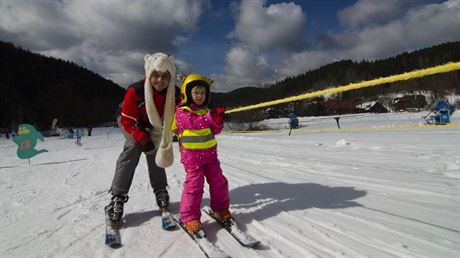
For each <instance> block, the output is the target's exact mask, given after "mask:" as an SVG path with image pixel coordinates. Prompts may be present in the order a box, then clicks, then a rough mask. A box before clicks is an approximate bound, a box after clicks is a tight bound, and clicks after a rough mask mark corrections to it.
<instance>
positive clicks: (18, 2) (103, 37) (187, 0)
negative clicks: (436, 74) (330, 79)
mask: <svg viewBox="0 0 460 258" xmlns="http://www.w3.org/2000/svg"><path fill="white" fill-rule="evenodd" d="M459 24H460V0H304V1H301V0H294V1H279V0H278V1H274V0H270V1H269V0H229V1H225V0H222V1H211V0H151V1H148V0H110V1H109V0H97V1H88V0H2V1H1V2H0V40H2V41H7V42H12V43H14V44H15V45H17V46H21V47H23V48H27V49H29V50H31V51H33V52H37V53H41V54H44V55H47V56H53V57H57V58H61V59H65V60H70V61H73V62H75V63H77V64H79V65H81V66H84V67H86V68H88V69H90V70H93V71H95V72H97V73H98V74H100V75H102V76H103V77H105V78H108V79H111V80H113V81H114V82H116V83H118V84H119V85H120V86H122V87H127V86H128V85H129V84H130V83H132V82H135V81H137V80H139V79H141V78H142V77H143V76H144V69H143V57H144V55H145V54H147V53H154V52H165V53H168V54H172V55H173V56H174V57H175V59H176V65H177V67H178V71H179V72H181V73H190V72H197V73H202V74H206V75H208V76H210V77H212V78H213V79H214V81H215V84H214V90H215V91H218V92H227V91H231V90H234V89H237V88H240V87H244V86H261V85H265V84H269V83H273V82H275V81H278V80H282V79H283V78H286V77H287V76H295V75H298V74H301V73H304V72H306V71H308V70H312V69H316V68H318V67H320V66H322V65H325V64H327V63H331V62H334V61H338V60H342V59H352V60H357V61H360V60H363V59H366V60H375V59H380V58H385V57H389V56H393V55H396V54H398V53H401V52H404V51H412V50H416V49H419V48H424V47H429V46H432V45H435V44H440V43H444V42H447V41H459V40H460V32H459V30H458V25H459Z"/></svg>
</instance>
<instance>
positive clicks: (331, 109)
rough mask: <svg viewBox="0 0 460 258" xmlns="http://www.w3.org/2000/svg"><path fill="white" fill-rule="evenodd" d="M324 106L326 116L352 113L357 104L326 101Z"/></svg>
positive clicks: (344, 101)
mask: <svg viewBox="0 0 460 258" xmlns="http://www.w3.org/2000/svg"><path fill="white" fill-rule="evenodd" d="M324 104H325V105H326V112H327V114H330V115H333V114H349V113H353V112H354V111H355V109H356V105H357V104H358V103H356V102H355V101H353V100H335V99H328V100H326V101H325V102H324Z"/></svg>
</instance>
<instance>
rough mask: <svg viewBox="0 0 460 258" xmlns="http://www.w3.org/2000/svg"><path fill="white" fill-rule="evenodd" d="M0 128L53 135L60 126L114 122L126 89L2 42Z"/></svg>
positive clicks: (69, 65)
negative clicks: (28, 129) (24, 127)
mask: <svg viewBox="0 0 460 258" xmlns="http://www.w3.org/2000/svg"><path fill="white" fill-rule="evenodd" d="M0 60H1V61H0V62H1V63H0V78H1V80H0V89H1V94H0V98H1V124H0V128H16V127H17V126H18V125H19V124H21V123H28V124H32V125H34V126H35V127H36V128H38V129H39V130H50V127H51V122H52V120H53V119H55V118H57V119H58V125H59V126H64V127H67V126H96V125H99V124H101V123H104V122H108V121H113V120H114V113H115V111H116V108H117V106H118V105H119V103H120V102H121V101H122V99H123V95H124V92H125V89H123V88H121V87H120V86H118V85H117V84H115V83H114V82H112V81H110V80H107V79H105V78H103V77H101V76H100V75H98V74H96V73H94V72H92V71H90V70H88V69H85V68H84V67H81V66H78V65H76V64H74V63H72V62H69V61H64V60H61V59H56V58H50V57H45V56H43V55H39V54H35V53H32V52H30V51H28V50H24V49H22V48H20V47H16V46H14V45H13V44H11V43H6V42H2V41H0Z"/></svg>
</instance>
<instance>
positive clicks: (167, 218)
mask: <svg viewBox="0 0 460 258" xmlns="http://www.w3.org/2000/svg"><path fill="white" fill-rule="evenodd" d="M161 227H162V228H163V229H164V230H172V229H175V228H176V227H177V224H176V222H175V221H174V216H173V215H172V214H171V212H170V211H169V210H168V209H161Z"/></svg>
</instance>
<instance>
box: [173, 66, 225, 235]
mask: <svg viewBox="0 0 460 258" xmlns="http://www.w3.org/2000/svg"><path fill="white" fill-rule="evenodd" d="M211 84H212V80H210V79H209V78H207V77H205V76H203V75H200V74H190V75H188V76H187V77H186V78H185V80H184V81H183V83H182V87H181V97H182V100H181V103H180V104H179V106H178V107H177V108H176V114H175V124H174V123H173V126H172V130H173V131H174V132H175V133H176V134H177V135H178V138H179V150H180V153H181V163H182V164H183V165H184V168H185V172H186V178H185V181H184V184H183V191H182V198H181V203H180V219H181V222H182V223H183V224H184V225H185V227H186V229H187V231H189V233H191V234H195V235H200V234H204V231H202V230H201V221H200V217H201V202H202V199H203V187H204V179H205V178H206V181H207V182H208V184H209V188H210V197H211V200H210V206H211V209H212V210H213V212H214V215H215V217H216V218H218V219H219V220H221V222H222V223H223V224H224V225H230V223H231V222H232V215H231V213H230V211H229V203H230V201H229V193H228V182H227V179H226V178H225V176H224V175H223V173H222V169H221V167H220V162H219V160H218V158H217V141H216V139H215V138H214V135H216V134H218V133H220V132H221V131H222V129H223V122H224V119H223V114H224V111H225V109H223V108H217V109H216V110H213V111H210V110H209V109H208V108H207V105H208V104H209V100H210V86H211Z"/></svg>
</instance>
